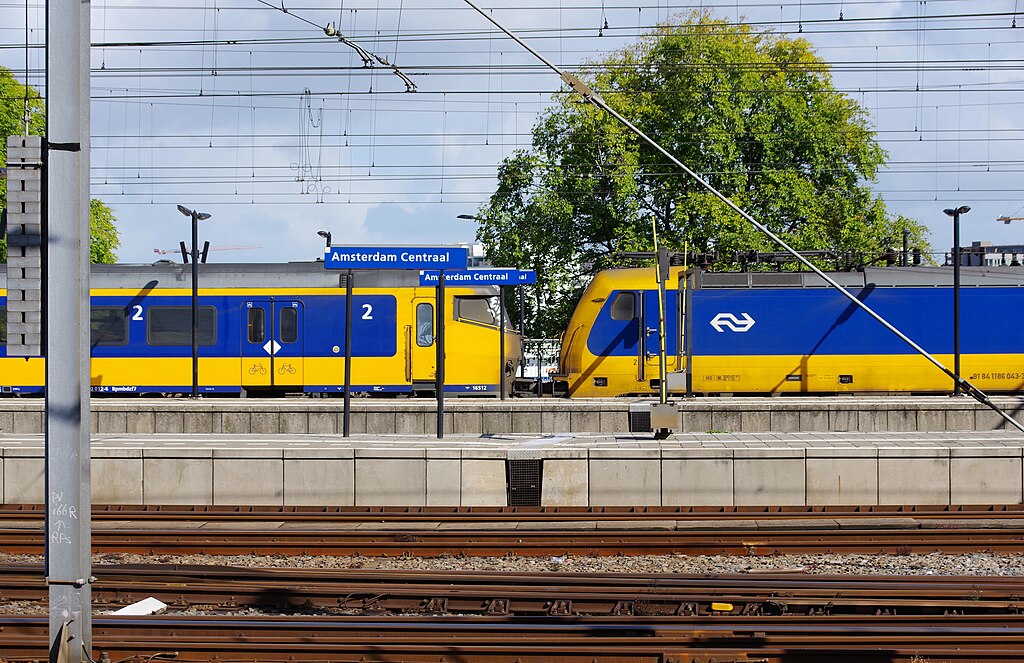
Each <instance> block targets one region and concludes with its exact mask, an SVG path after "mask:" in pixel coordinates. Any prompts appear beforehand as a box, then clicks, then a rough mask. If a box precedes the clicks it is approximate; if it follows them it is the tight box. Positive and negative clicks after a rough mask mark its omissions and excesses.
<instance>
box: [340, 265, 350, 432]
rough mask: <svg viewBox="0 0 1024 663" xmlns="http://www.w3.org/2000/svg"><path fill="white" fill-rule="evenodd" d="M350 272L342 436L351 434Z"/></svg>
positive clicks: (346, 294) (346, 305)
mask: <svg viewBox="0 0 1024 663" xmlns="http://www.w3.org/2000/svg"><path fill="white" fill-rule="evenodd" d="M351 399H352V270H351V269H350V270H348V276H346V277H345V410H344V415H343V420H342V435H343V436H344V437H348V436H349V435H350V434H351V432H352V402H351Z"/></svg>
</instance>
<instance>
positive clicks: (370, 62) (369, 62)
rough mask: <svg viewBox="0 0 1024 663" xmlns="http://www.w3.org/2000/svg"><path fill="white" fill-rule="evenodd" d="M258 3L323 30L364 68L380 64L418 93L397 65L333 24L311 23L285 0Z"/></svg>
mask: <svg viewBox="0 0 1024 663" xmlns="http://www.w3.org/2000/svg"><path fill="white" fill-rule="evenodd" d="M256 2H258V3H260V4H261V5H266V6H267V7H270V8H271V9H273V10H275V11H279V12H281V13H283V14H288V15H289V16H294V17H295V18H296V19H298V20H300V21H302V22H303V23H308V24H309V25H312V26H313V27H315V28H316V29H317V30H323V32H324V34H326V35H327V36H328V37H335V38H336V39H337V40H338V41H340V42H341V43H342V44H345V45H346V46H348V47H349V48H351V49H352V50H353V51H355V52H356V55H358V56H359V59H360V60H362V61H363V66H364V67H373V66H375V63H376V64H379V65H381V66H382V67H385V68H386V69H389V70H391V73H393V74H394V75H395V76H398V78H400V79H401V80H402V83H404V84H405V91H406V92H415V91H416V83H415V82H414V81H413V80H412V79H411V78H409V76H408V75H407V74H406V73H405V72H404V71H402V70H401V69H399V68H398V67H396V66H395V65H393V64H391V63H390V62H388V59H387V58H386V57H384V56H382V55H377V54H376V53H373V52H372V51H368V50H366V49H365V48H363V47H362V46H360V45H359V44H357V43H355V42H354V41H352V40H351V39H349V38H348V37H346V36H345V35H343V34H341V32H339V31H338V29H337V28H336V27H335V26H334V23H333V22H332V23H328V24H327V26H326V27H322V26H320V25H318V24H316V23H314V22H313V21H310V20H309V19H307V18H304V17H302V16H299V15H298V14H296V13H295V12H293V11H290V10H289V9H288V8H287V7H285V6H284V2H283V0H282V2H281V4H280V5H275V4H273V3H272V2H268V1H267V0H256Z"/></svg>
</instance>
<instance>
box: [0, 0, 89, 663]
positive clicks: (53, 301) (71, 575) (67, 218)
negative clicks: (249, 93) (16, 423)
mask: <svg viewBox="0 0 1024 663" xmlns="http://www.w3.org/2000/svg"><path fill="white" fill-rule="evenodd" d="M89 9H90V6H89V2H88V0H85V1H80V0H52V1H51V2H49V3H47V29H46V39H47V48H46V57H47V63H46V64H47V90H48V93H47V104H46V105H47V113H46V143H47V151H46V162H47V171H46V182H47V185H46V186H47V207H46V209H47V217H46V241H47V246H46V255H47V264H48V265H49V266H50V268H49V269H47V270H46V339H47V342H46V356H47V362H46V405H45V407H46V410H45V430H46V441H45V445H46V446H45V449H46V451H45V455H46V459H45V465H46V479H45V484H46V497H45V499H46V583H47V587H48V596H49V606H50V612H49V628H50V648H51V652H52V655H53V656H57V655H63V656H64V659H63V660H66V661H69V662H73V663H80V662H81V661H82V660H83V656H85V655H89V656H91V655H92V653H93V652H92V618H91V614H92V590H91V587H90V583H91V582H92V580H93V578H92V568H91V561H90V554H91V546H92V541H91V522H90V511H91V499H90V491H91V480H90V474H89V462H90V455H89V451H90V450H89V374H90V366H89V298H88V297H89V225H88V224H89V213H88V212H89V188H88V184H87V182H88V172H89V131H88V119H89V114H88V110H87V109H88V99H89V74H88V72H89V31H88V26H89ZM9 305H10V303H9Z"/></svg>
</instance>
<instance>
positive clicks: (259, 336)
mask: <svg viewBox="0 0 1024 663" xmlns="http://www.w3.org/2000/svg"><path fill="white" fill-rule="evenodd" d="M248 318H249V319H248V325H247V329H248V330H249V331H248V338H249V342H250V343H263V341H265V340H267V312H266V311H264V310H263V309H261V308H251V309H249V316H248ZM189 342H191V341H189Z"/></svg>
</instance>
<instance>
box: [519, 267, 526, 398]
mask: <svg viewBox="0 0 1024 663" xmlns="http://www.w3.org/2000/svg"><path fill="white" fill-rule="evenodd" d="M525 320H526V295H524V294H523V286H519V342H520V343H522V345H523V347H522V352H520V353H519V377H521V378H524V377H526V322H525Z"/></svg>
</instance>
